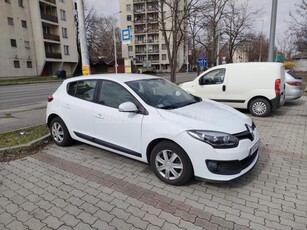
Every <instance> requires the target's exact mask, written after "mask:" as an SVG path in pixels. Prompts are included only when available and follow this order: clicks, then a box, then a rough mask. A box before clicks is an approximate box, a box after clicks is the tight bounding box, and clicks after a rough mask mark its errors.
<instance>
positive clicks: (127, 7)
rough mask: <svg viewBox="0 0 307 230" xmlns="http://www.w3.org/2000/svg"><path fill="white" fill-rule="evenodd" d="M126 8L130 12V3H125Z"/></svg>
mask: <svg viewBox="0 0 307 230" xmlns="http://www.w3.org/2000/svg"><path fill="white" fill-rule="evenodd" d="M126 10H127V11H128V12H131V4H127V5H126Z"/></svg>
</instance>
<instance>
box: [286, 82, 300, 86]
mask: <svg viewBox="0 0 307 230" xmlns="http://www.w3.org/2000/svg"><path fill="white" fill-rule="evenodd" d="M286 83H287V84H289V85H293V86H300V85H301V83H300V82H297V81H288V82H286Z"/></svg>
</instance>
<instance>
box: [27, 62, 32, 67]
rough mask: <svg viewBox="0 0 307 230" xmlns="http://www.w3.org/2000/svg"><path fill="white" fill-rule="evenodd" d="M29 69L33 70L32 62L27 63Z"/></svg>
mask: <svg viewBox="0 0 307 230" xmlns="http://www.w3.org/2000/svg"><path fill="white" fill-rule="evenodd" d="M27 68H29V69H32V61H27Z"/></svg>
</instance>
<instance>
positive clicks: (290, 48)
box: [277, 31, 296, 59]
mask: <svg viewBox="0 0 307 230" xmlns="http://www.w3.org/2000/svg"><path fill="white" fill-rule="evenodd" d="M295 39H296V37H295V36H294V34H293V33H291V32H288V31H287V32H286V33H285V34H283V35H282V36H281V37H280V38H278V39H277V46H278V49H279V51H280V52H281V53H282V54H283V55H284V56H285V58H286V59H289V58H290V57H291V56H292V54H293V53H294V51H295V49H296V44H295Z"/></svg>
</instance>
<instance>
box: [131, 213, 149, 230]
mask: <svg viewBox="0 0 307 230" xmlns="http://www.w3.org/2000/svg"><path fill="white" fill-rule="evenodd" d="M126 222H127V223H130V224H132V225H133V226H134V227H136V228H139V229H146V227H147V226H148V225H149V224H150V223H149V222H148V221H145V220H143V219H141V218H139V217H137V216H133V215H130V216H129V218H128V219H127V220H126Z"/></svg>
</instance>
